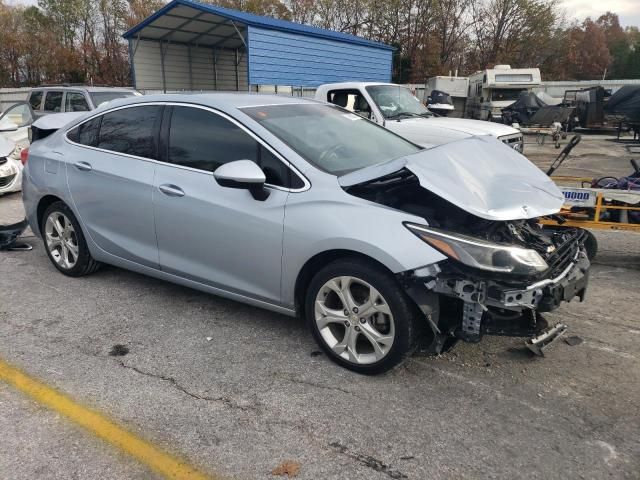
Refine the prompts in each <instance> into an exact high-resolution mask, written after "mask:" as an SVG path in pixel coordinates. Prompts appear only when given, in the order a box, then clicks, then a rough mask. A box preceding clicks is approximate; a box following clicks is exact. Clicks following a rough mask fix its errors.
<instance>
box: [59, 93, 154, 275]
mask: <svg viewBox="0 0 640 480" xmlns="http://www.w3.org/2000/svg"><path fill="white" fill-rule="evenodd" d="M161 113H162V106H158V105H145V106H134V107H128V108H123V109H119V110H115V111H112V112H108V113H106V114H104V115H101V116H98V117H95V118H94V119H92V120H89V121H87V122H84V123H82V124H80V126H78V127H76V128H74V129H73V130H71V131H70V132H69V133H68V134H67V135H68V138H69V140H70V141H71V142H72V143H73V144H74V146H72V147H70V148H68V149H67V150H66V151H67V152H69V156H68V158H67V178H68V182H69V190H70V192H71V198H72V199H73V203H74V206H75V209H76V212H77V213H78V214H79V216H80V220H81V222H82V223H83V225H84V227H85V232H86V233H87V234H88V235H89V236H90V237H91V239H92V240H93V241H94V242H95V243H96V244H97V245H98V246H99V247H100V248H101V249H102V250H104V251H105V252H107V253H109V254H111V255H115V256H117V257H119V258H123V259H125V260H129V261H132V262H135V263H138V264H142V265H145V266H149V267H154V268H158V249H157V245H156V239H155V225H154V219H153V205H152V188H153V175H154V169H155V162H154V161H153V159H154V158H155V157H156V150H157V149H156V146H155V131H156V129H157V128H159V124H160V118H161Z"/></svg>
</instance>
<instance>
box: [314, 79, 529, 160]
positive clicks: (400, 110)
mask: <svg viewBox="0 0 640 480" xmlns="http://www.w3.org/2000/svg"><path fill="white" fill-rule="evenodd" d="M315 98H316V100H320V101H322V102H330V103H333V104H336V105H338V106H340V107H343V108H346V109H348V110H350V111H352V112H354V113H357V114H358V115H361V116H364V117H365V118H368V119H369V120H371V121H373V122H375V123H377V124H378V125H382V126H383V127H385V128H387V129H389V130H391V131H392V132H395V133H397V134H398V135H401V136H403V137H405V138H406V139H408V140H411V141H412V142H413V143H417V144H418V145H422V146H424V147H432V146H434V145H441V144H443V143H447V142H453V141H455V140H460V139H462V138H467V137H469V136H473V135H491V136H493V137H496V138H497V139H498V140H500V141H501V142H503V143H505V144H506V145H508V146H510V147H512V148H513V149H515V150H516V151H518V152H520V153H522V151H523V147H524V142H523V138H522V133H521V132H520V131H519V130H516V129H515V128H513V127H510V126H508V125H501V124H498V123H489V122H483V121H480V120H467V119H462V118H446V117H439V116H436V115H434V114H433V113H432V112H430V111H429V110H428V109H427V108H426V107H425V106H424V105H422V103H421V102H420V100H418V99H417V98H416V97H415V96H414V95H413V94H412V93H411V90H409V89H408V88H406V87H403V86H402V85H396V84H392V83H374V82H344V83H328V84H325V85H321V86H320V87H318V89H317V90H316V95H315Z"/></svg>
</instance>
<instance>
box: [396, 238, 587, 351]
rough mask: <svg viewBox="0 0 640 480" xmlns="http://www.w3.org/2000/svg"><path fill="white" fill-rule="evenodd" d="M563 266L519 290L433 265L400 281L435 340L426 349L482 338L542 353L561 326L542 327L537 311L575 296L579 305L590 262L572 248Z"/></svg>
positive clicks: (432, 349)
mask: <svg viewBox="0 0 640 480" xmlns="http://www.w3.org/2000/svg"><path fill="white" fill-rule="evenodd" d="M567 262H568V264H567V265H565V266H563V268H562V269H561V270H560V272H559V273H557V274H556V275H555V276H554V277H552V278H545V279H542V280H538V281H535V282H533V283H531V284H526V283H525V282H523V284H522V285H518V284H517V283H516V284H514V283H513V282H509V283H506V282H503V281H500V280H493V279H487V278H483V279H480V278H474V277H473V276H472V274H466V275H464V274H461V273H460V272H459V271H449V270H450V269H448V268H446V267H445V266H443V268H441V267H439V266H438V265H431V266H429V267H426V268H423V269H420V270H418V271H414V272H413V277H412V278H413V281H407V279H406V278H405V282H404V283H405V287H406V291H407V293H408V294H409V296H411V297H412V298H413V299H414V301H415V302H416V304H417V305H418V306H419V307H420V308H421V309H422V311H423V313H424V314H425V316H426V317H427V320H428V323H429V325H430V326H431V330H432V331H433V334H434V336H435V340H430V342H431V344H430V346H429V347H428V348H426V350H430V351H431V353H441V351H442V346H443V345H444V344H446V341H445V339H446V338H451V337H453V338H457V339H460V340H463V341H467V342H479V341H480V340H481V339H482V336H483V335H503V336H514V337H526V338H528V339H529V340H528V342H527V347H528V348H529V349H530V350H532V351H533V352H534V353H536V354H540V355H541V354H543V351H544V349H545V348H546V347H547V346H548V345H549V344H551V343H552V342H553V341H555V340H556V339H557V338H559V337H560V336H561V335H562V334H563V333H564V332H565V331H566V329H567V327H566V325H563V324H558V325H556V326H554V327H552V328H548V324H547V322H546V320H545V319H544V318H543V317H542V315H541V312H550V311H552V310H555V309H556V308H558V307H559V306H560V304H561V303H562V302H569V301H571V300H572V299H574V298H576V297H578V298H579V299H580V301H582V300H584V297H585V294H586V290H587V286H588V283H589V267H590V263H589V260H588V258H587V255H586V252H585V251H584V248H582V247H580V248H577V249H576V250H575V253H574V254H573V255H572V257H571V258H568V259H567ZM443 298H444V299H445V300H444V301H443V300H442V299H443ZM447 299H449V301H448V302H447ZM451 299H453V302H451ZM423 350H425V348H423Z"/></svg>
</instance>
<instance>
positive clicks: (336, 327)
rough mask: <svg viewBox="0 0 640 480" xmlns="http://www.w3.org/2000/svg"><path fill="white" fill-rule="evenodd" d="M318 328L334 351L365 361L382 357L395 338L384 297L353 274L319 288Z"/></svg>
mask: <svg viewBox="0 0 640 480" xmlns="http://www.w3.org/2000/svg"><path fill="white" fill-rule="evenodd" d="M314 313H315V321H316V325H317V327H318V331H319V332H320V335H321V336H322V339H323V340H324V342H325V343H326V344H327V346H328V347H329V348H330V349H331V350H333V352H335V354H336V355H338V356H340V357H341V358H343V359H345V360H348V361H350V362H353V363H356V364H359V365H366V364H371V363H375V362H378V361H380V360H382V359H383V358H384V357H385V356H386V355H387V354H388V353H389V351H390V350H391V346H392V345H393V341H394V338H395V325H394V321H393V315H392V313H391V309H390V308H389V305H388V303H387V301H386V300H385V299H384V297H383V296H382V295H381V294H380V292H378V290H376V289H375V288H374V287H373V286H372V285H370V284H369V283H367V282H365V281H364V280H361V279H359V278H356V277H352V276H341V277H335V278H332V279H330V280H329V281H327V282H326V283H325V284H324V285H323V286H322V287H321V288H320V290H319V291H318V294H317V296H316V300H315V305H314Z"/></svg>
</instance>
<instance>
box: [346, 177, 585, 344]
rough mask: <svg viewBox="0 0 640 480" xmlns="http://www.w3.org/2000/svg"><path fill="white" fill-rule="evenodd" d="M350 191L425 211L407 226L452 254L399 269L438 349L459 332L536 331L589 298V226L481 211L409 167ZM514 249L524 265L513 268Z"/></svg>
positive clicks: (473, 338)
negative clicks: (550, 224) (436, 190)
mask: <svg viewBox="0 0 640 480" xmlns="http://www.w3.org/2000/svg"><path fill="white" fill-rule="evenodd" d="M345 190H346V191H347V192H348V193H350V194H352V195H355V196H358V197H360V198H363V199H366V200H369V201H372V202H375V203H379V204H381V205H385V206H388V207H391V208H394V209H398V210H402V211H404V212H407V213H410V214H412V215H416V216H419V217H422V218H424V220H425V222H426V224H424V225H413V224H405V225H406V226H407V228H409V229H410V230H412V231H413V232H414V233H415V234H416V235H418V236H419V237H420V238H421V239H422V240H424V241H425V242H426V243H428V244H430V245H431V246H432V247H434V248H436V249H438V250H439V251H440V252H441V253H443V254H445V255H446V256H447V257H449V258H448V259H447V260H444V261H442V262H439V263H437V264H432V265H429V266H426V267H424V268H421V269H417V270H413V271H410V272H403V273H402V274H400V275H399V279H400V281H401V282H402V284H403V285H404V286H405V289H406V291H407V293H408V294H409V296H410V297H411V298H413V300H414V301H415V302H416V304H417V305H418V306H419V307H420V308H421V310H422V311H423V313H424V314H425V315H426V317H427V319H428V322H429V325H430V327H431V330H432V332H433V338H430V339H429V341H428V345H426V348H427V349H428V350H430V351H432V352H433V353H440V352H441V351H443V350H444V349H446V348H447V345H448V344H451V340H452V339H461V340H465V341H470V342H478V341H480V339H481V338H482V335H484V334H490V335H508V336H518V337H533V336H536V335H538V334H540V333H541V332H543V331H544V330H545V329H546V328H547V326H548V325H547V322H546V321H545V320H544V318H543V317H542V315H541V314H540V313H541V312H549V311H551V310H554V309H556V308H557V307H558V306H559V305H560V304H561V303H562V302H563V301H570V300H572V299H573V298H575V297H578V298H579V299H580V300H583V299H584V296H585V292H586V288H587V283H588V270H589V266H590V262H589V259H588V255H587V251H586V249H585V245H584V244H585V240H586V237H587V234H586V232H585V231H584V230H582V229H577V228H563V227H556V228H543V227H542V226H541V225H540V224H539V223H538V221H537V219H535V218H533V219H526V220H511V221H493V220H485V219H482V218H479V217H477V216H475V215H473V214H470V213H468V212H466V211H465V210H463V209H461V208H459V207H457V206H456V205H454V204H452V203H450V202H449V201H447V200H444V199H443V198H441V197H439V196H437V195H435V194H433V193H432V192H430V191H429V190H427V189H425V188H423V187H422V186H421V185H420V183H419V181H418V179H417V177H416V176H415V175H414V174H413V173H412V172H411V171H409V170H408V169H401V170H398V171H396V172H394V173H391V174H388V175H386V176H384V177H380V178H377V179H374V180H370V181H368V182H364V183H360V184H357V185H353V186H350V187H348V188H346V189H345ZM458 246H460V248H458ZM474 249H475V250H474ZM469 251H471V252H472V254H471V255H469V254H468V252H469ZM475 251H478V252H483V253H475ZM485 251H486V252H485ZM483 255H484V256H483ZM510 255H511V256H513V257H516V258H518V259H520V262H521V265H517V266H516V267H515V268H511V267H510V264H509V260H510V257H509V256H510ZM478 257H481V258H480V260H478V259H477V258H478Z"/></svg>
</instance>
